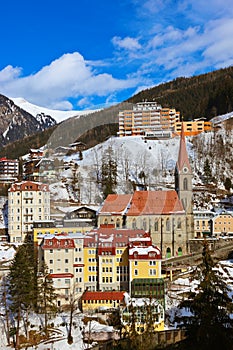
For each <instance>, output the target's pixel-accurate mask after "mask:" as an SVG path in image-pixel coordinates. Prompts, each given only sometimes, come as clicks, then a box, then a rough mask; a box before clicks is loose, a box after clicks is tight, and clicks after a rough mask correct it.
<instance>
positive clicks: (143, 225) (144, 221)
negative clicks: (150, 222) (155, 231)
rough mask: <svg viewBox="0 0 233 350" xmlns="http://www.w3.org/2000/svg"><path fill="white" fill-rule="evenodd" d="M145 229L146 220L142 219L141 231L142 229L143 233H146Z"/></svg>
mask: <svg viewBox="0 0 233 350" xmlns="http://www.w3.org/2000/svg"><path fill="white" fill-rule="evenodd" d="M146 227H147V225H146V219H143V222H142V229H143V230H144V231H146Z"/></svg>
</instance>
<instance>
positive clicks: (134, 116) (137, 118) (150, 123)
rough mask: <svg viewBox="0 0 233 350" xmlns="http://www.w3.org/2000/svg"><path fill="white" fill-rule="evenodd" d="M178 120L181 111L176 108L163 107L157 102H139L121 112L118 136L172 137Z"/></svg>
mask: <svg viewBox="0 0 233 350" xmlns="http://www.w3.org/2000/svg"><path fill="white" fill-rule="evenodd" d="M178 121H180V112H177V111H176V110H175V109H174V108H162V106H161V105H159V104H157V103H156V102H139V103H136V104H134V105H133V107H132V109H128V110H124V111H120V112H119V132H118V136H120V137H122V136H137V135H145V136H148V137H153V136H155V137H158V138H162V137H171V136H172V131H173V130H174V128H175V123H176V122H178Z"/></svg>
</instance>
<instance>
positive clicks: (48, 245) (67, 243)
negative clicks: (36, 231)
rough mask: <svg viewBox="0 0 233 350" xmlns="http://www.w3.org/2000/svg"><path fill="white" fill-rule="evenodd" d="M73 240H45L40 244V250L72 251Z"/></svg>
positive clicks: (54, 238) (55, 238)
mask: <svg viewBox="0 0 233 350" xmlns="http://www.w3.org/2000/svg"><path fill="white" fill-rule="evenodd" d="M74 248H75V244H74V240H73V239H71V238H65V239H64V238H60V237H53V238H45V239H44V241H43V244H42V249H74Z"/></svg>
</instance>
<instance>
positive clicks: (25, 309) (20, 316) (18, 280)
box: [8, 242, 36, 349]
mask: <svg viewBox="0 0 233 350" xmlns="http://www.w3.org/2000/svg"><path fill="white" fill-rule="evenodd" d="M31 248H32V247H31V244H30V243H27V242H26V243H24V244H23V245H22V246H20V247H19V248H18V250H17V252H16V254H15V257H14V259H13V261H12V265H11V267H10V272H9V276H8V280H9V293H10V295H9V299H10V308H11V311H12V313H13V314H14V316H15V318H16V327H15V328H16V333H15V334H16V348H17V349H18V347H19V327H20V322H21V320H23V321H24V326H25V333H26V337H27V335H28V334H27V326H28V313H29V311H30V310H32V309H33V308H34V306H35V300H36V285H35V266H34V258H33V254H32V252H33V249H31ZM25 317H26V320H25Z"/></svg>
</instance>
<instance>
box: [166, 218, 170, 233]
mask: <svg viewBox="0 0 233 350" xmlns="http://www.w3.org/2000/svg"><path fill="white" fill-rule="evenodd" d="M166 231H170V220H169V219H167V220H166Z"/></svg>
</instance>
